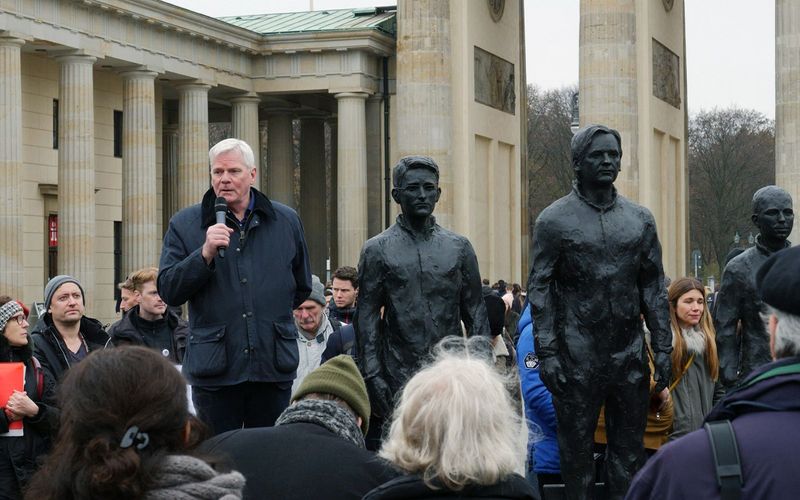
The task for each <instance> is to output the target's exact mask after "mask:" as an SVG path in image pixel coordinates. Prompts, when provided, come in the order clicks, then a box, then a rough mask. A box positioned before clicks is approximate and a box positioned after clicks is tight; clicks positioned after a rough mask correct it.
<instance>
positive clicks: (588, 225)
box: [528, 185, 672, 386]
mask: <svg viewBox="0 0 800 500" xmlns="http://www.w3.org/2000/svg"><path fill="white" fill-rule="evenodd" d="M663 276H664V273H663V268H662V263H661V246H660V244H659V242H658V235H657V233H656V226H655V220H654V219H653V216H652V214H651V213H650V211H649V210H647V209H646V208H644V207H642V206H640V205H637V204H635V203H633V202H631V201H630V200H628V199H626V198H624V197H623V196H619V195H617V193H616V190H614V193H613V197H612V200H611V202H610V203H609V204H608V205H605V206H600V205H597V204H594V203H592V202H591V201H589V200H587V199H586V198H585V197H583V196H582V195H581V194H580V192H579V190H578V187H577V185H575V186H573V189H572V191H571V192H570V193H569V194H568V195H567V196H565V197H563V198H561V199H559V200H557V201H555V202H554V203H553V204H551V205H550V206H548V207H547V208H545V209H544V210H543V211H542V213H541V214H540V215H539V218H538V219H537V221H536V226H535V229H534V245H533V268H532V269H531V274H530V277H529V280H528V300H529V301H530V303H531V307H532V311H533V319H534V324H535V325H536V337H535V341H536V352H537V354H538V356H539V357H540V358H543V357H546V356H557V357H558V358H559V360H560V362H561V366H562V367H563V369H564V372H565V375H566V377H567V378H568V379H569V380H570V381H571V382H573V383H578V384H581V385H583V384H585V385H587V386H588V385H592V384H601V385H602V384H603V382H608V381H612V380H619V379H620V377H622V378H623V380H624V373H625V372H626V371H628V372H630V376H633V375H634V373H635V375H636V377H635V378H636V379H637V380H638V378H639V377H641V376H642V375H645V376H646V375H647V373H648V372H649V368H648V366H647V365H648V364H647V361H646V352H645V341H644V334H643V330H642V323H641V320H640V318H639V315H640V313H641V314H642V315H643V316H644V319H645V322H646V324H647V327H648V329H649V330H650V332H651V342H652V347H653V351H654V352H655V353H656V355H658V353H669V352H670V351H671V350H672V343H671V339H672V334H671V331H670V329H669V305H668V302H667V294H666V288H665V286H664V278H663ZM642 372H644V373H642ZM631 381H632V382H633V379H632V380H631Z"/></svg>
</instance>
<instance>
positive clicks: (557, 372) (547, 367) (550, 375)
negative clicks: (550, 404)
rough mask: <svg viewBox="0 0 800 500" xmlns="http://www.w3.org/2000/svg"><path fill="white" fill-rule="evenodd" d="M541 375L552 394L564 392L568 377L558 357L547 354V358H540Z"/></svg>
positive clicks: (556, 394)
mask: <svg viewBox="0 0 800 500" xmlns="http://www.w3.org/2000/svg"><path fill="white" fill-rule="evenodd" d="M539 376H540V377H541V378H542V382H544V386H545V387H547V390H549V391H550V393H551V394H553V395H555V396H558V395H560V394H563V392H564V389H565V388H566V386H567V377H566V375H565V374H564V369H563V367H562V366H561V361H560V360H559V359H558V357H556V356H547V357H546V358H540V359H539Z"/></svg>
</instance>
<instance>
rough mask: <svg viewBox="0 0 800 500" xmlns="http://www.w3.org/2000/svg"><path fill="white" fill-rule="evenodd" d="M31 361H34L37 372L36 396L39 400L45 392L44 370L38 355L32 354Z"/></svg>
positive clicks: (34, 370) (34, 368)
mask: <svg viewBox="0 0 800 500" xmlns="http://www.w3.org/2000/svg"><path fill="white" fill-rule="evenodd" d="M31 361H33V373H35V374H36V396H37V400H38V401H41V400H42V394H44V370H43V369H42V364H41V363H40V362H39V360H38V359H36V356H31Z"/></svg>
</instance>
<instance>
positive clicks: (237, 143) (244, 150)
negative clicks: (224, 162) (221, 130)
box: [208, 139, 256, 170]
mask: <svg viewBox="0 0 800 500" xmlns="http://www.w3.org/2000/svg"><path fill="white" fill-rule="evenodd" d="M230 151H238V152H239V156H240V157H241V158H242V161H243V162H244V165H245V167H247V168H249V169H251V170H252V169H254V168H256V160H255V156H254V155H253V148H251V147H250V145H249V144H247V143H246V142H244V141H243V140H241V139H223V140H221V141H219V142H218V143H216V144H215V145H214V147H213V148H211V149H209V150H208V164H209V165H214V162H215V161H216V160H217V157H218V156H219V155H221V154H223V153H228V152H230Z"/></svg>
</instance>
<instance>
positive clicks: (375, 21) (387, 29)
mask: <svg viewBox="0 0 800 500" xmlns="http://www.w3.org/2000/svg"><path fill="white" fill-rule="evenodd" d="M220 20H222V21H225V22H227V23H230V24H233V25H236V26H239V27H240V28H244V29H247V30H250V31H255V32H256V33H260V34H262V35H275V34H281V33H309V32H320V31H358V30H365V29H376V30H380V31H383V32H384V33H387V34H389V35H391V36H395V33H396V31H397V23H396V21H395V7H370V8H366V9H342V10H318V11H313V12H290V13H286V14H258V15H249V16H229V17H221V18H220Z"/></svg>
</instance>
